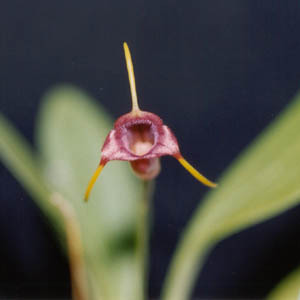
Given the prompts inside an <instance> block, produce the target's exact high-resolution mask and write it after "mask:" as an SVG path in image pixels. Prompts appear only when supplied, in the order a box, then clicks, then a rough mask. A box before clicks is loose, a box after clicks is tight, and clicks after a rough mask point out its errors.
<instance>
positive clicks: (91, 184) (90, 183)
mask: <svg viewBox="0 0 300 300" xmlns="http://www.w3.org/2000/svg"><path fill="white" fill-rule="evenodd" d="M103 167H104V165H101V164H100V165H99V166H98V168H97V169H96V171H95V173H94V174H93V176H92V178H91V180H90V182H89V185H88V187H87V189H86V191H85V194H84V201H86V202H87V201H88V199H89V195H90V192H91V190H92V188H93V186H94V184H95V182H96V180H97V178H98V176H99V175H100V173H101V171H102V169H103Z"/></svg>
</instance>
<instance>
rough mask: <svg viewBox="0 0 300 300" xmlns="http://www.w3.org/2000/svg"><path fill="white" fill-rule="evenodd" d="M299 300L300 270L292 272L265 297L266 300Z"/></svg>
mask: <svg viewBox="0 0 300 300" xmlns="http://www.w3.org/2000/svg"><path fill="white" fill-rule="evenodd" d="M299 298H300V269H298V270H296V271H294V272H292V273H291V274H290V275H288V276H287V277H286V278H285V279H284V280H283V281H282V282H280V283H279V284H278V285H277V287H276V288H275V289H274V290H273V291H272V292H271V293H270V295H269V296H268V297H267V299H268V300H293V299H294V300H298V299H299Z"/></svg>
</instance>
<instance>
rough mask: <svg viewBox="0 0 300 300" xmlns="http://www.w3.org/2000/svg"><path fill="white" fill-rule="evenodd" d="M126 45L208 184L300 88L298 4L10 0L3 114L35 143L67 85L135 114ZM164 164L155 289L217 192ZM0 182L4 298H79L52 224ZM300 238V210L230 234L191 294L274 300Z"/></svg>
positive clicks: (4, 177)
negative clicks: (42, 114)
mask: <svg viewBox="0 0 300 300" xmlns="http://www.w3.org/2000/svg"><path fill="white" fill-rule="evenodd" d="M123 41H127V42H128V44H129V46H130V48H131V51H132V55H133V59H134V64H135V72H136V77H137V89H138V95H139V99H140V106H141V107H142V108H143V109H144V110H149V111H152V112H155V113H157V114H158V115H160V116H161V117H162V118H163V119H164V121H165V123H166V124H168V125H169V126H170V127H171V128H172V129H173V130H174V132H175V133H176V135H177V137H178V139H179V142H180V144H181V148H182V152H183V154H184V155H185V157H186V158H187V159H188V160H189V161H191V163H193V164H194V165H195V166H196V167H198V168H199V169H200V170H201V171H202V172H203V173H204V174H206V175H207V176H208V177H209V178H212V179H216V178H217V177H218V176H219V175H220V173H221V172H222V171H224V170H225V168H226V167H227V166H228V165H229V164H230V163H231V161H232V160H233V159H234V158H235V157H236V156H237V155H238V153H239V152H240V151H241V150H242V149H244V148H245V147H246V146H247V145H248V144H249V143H250V142H251V141H252V140H253V139H254V138H255V136H256V135H257V134H258V133H259V132H260V131H261V130H262V129H263V128H265V126H266V125H267V124H269V123H270V122H271V121H272V120H273V119H274V117H275V116H276V115H278V113H279V112H280V111H281V110H282V109H283V108H284V107H285V106H286V105H287V104H288V103H289V101H290V99H291V98H292V97H293V96H294V95H295V93H296V92H297V90H298V89H299V88H300V2H299V0H294V1H292V0H278V1H274V0H260V1H258V0H247V1H245V0H219V1H216V0H201V1H200V0H192V1H174V0H173V1H171V0H159V1H158V0H153V1H137V0H135V1H134V0H130V1H124V0H119V1H109V0H90V1H79V0H73V1H67V0H60V1H40V0H35V1H34V0H27V1H21V0H20V1H17V0H10V1H1V3H0V109H1V111H2V112H3V113H4V114H5V115H6V116H7V117H8V118H9V119H10V120H11V121H13V123H14V124H15V125H16V126H17V127H18V129H20V130H21V131H22V133H23V134H24V135H25V136H26V138H28V139H29V140H30V141H33V129H34V124H35V117H36V113H37V110H38V106H39V101H40V98H41V96H42V95H43V93H44V92H45V91H46V90H47V89H48V88H50V87H52V86H53V85H55V84H57V83H61V82H68V83H73V84H75V85H77V86H80V87H82V88H84V89H85V90H87V91H88V92H89V93H90V94H91V95H93V96H94V97H95V98H96V99H98V100H99V102H101V103H103V104H104V105H105V106H106V108H107V109H108V110H109V112H110V113H111V114H112V115H113V116H114V117H118V116H120V115H121V114H123V113H125V112H127V111H128V110H129V107H130V102H129V101H130V98H129V87H128V80H127V74H126V69H125V62H124V57H123V50H122V42H123ZM0 138H1V137H0ZM299 156H300V154H299ZM162 164H163V169H162V173H161V175H160V176H159V178H158V180H157V190H156V196H155V199H154V221H153V231H152V239H151V274H150V295H151V296H152V297H157V296H158V294H159V290H160V287H161V284H162V279H163V277H164V274H165V271H166V268H167V265H168V263H169V259H170V256H171V254H172V252H173V249H174V247H175V244H176V242H177V239H178V237H179V234H180V233H181V231H182V229H183V227H184V225H185V224H186V222H187V220H188V219H189V217H190V216H191V214H192V212H193V211H194V209H195V207H196V206H197V204H198V203H199V201H200V199H201V198H202V196H203V194H204V193H205V192H206V190H207V189H205V188H203V187H202V186H201V185H199V184H197V183H196V181H195V180H194V179H193V178H192V177H191V176H188V175H187V173H186V171H184V170H183V169H182V168H181V167H180V166H179V164H178V163H177V162H176V161H175V160H172V159H169V158H164V159H163V162H162ZM0 178H1V181H0V197H1V209H0V241H1V246H0V257H1V263H0V297H1V296H2V297H16V298H25V297H28V298H33V297H38V298H41V297H44V298H51V297H53V298H54V297H67V296H69V295H70V291H69V279H68V278H69V277H68V276H69V274H68V266H67V263H66V261H65V260H64V258H63V256H62V254H61V252H60V250H59V249H58V246H57V244H56V242H55V239H54V236H53V235H52V232H51V230H50V229H49V228H48V227H47V225H46V223H45V221H44V219H43V218H42V217H41V215H40V213H39V211H38V209H37V208H36V207H35V205H34V204H33V202H32V201H31V199H30V198H29V197H28V195H27V193H26V192H25V191H24V190H23V189H22V188H21V187H20V185H19V183H18V182H16V181H15V179H14V178H13V177H12V176H11V174H10V173H9V172H8V171H7V170H6V169H5V168H4V167H1V169H0ZM182 186H184V189H183V188H182ZM299 235H300V207H297V208H295V209H293V210H291V211H288V212H286V213H284V214H282V215H281V216H278V217H276V218H274V219H272V220H269V221H267V222H264V223H263V224H260V225H257V226H255V227H252V228H250V229H247V230H246V231H243V232H242V233H239V234H237V235H234V236H233V237H230V238H229V239H226V240H225V241H223V242H222V243H220V244H219V245H218V246H217V247H216V249H215V250H214V251H213V252H212V254H211V255H210V257H209V259H208V261H207V263H206V265H205V267H204V270H203V272H202V273H201V275H200V276H199V279H198V283H197V286H196V289H195V297H196V296H197V297H201V298H262V297H264V296H265V295H266V294H267V293H268V292H269V290H270V289H271V288H272V287H273V286H274V285H275V284H276V283H278V282H279V281H280V280H281V279H282V278H283V276H285V275H286V274H288V273H289V272H290V271H291V270H292V269H293V268H294V267H295V266H297V265H298V264H299V263H300V255H299V253H300V240H299Z"/></svg>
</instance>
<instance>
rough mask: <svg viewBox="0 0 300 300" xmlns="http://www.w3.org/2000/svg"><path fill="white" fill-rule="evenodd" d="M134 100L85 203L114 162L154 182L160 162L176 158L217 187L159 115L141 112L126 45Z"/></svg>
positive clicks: (105, 147)
mask: <svg viewBox="0 0 300 300" xmlns="http://www.w3.org/2000/svg"><path fill="white" fill-rule="evenodd" d="M123 46H124V52H125V59H126V65H127V71H128V76H129V84H130V91H131V98H132V110H131V112H129V113H127V114H125V115H123V116H121V117H120V118H119V119H117V121H116V122H115V124H114V128H113V129H112V130H111V131H110V132H109V134H108V136H107V137H106V140H105V142H104V145H103V147H102V150H101V160H100V163H99V166H98V168H97V169H96V171H95V173H94V175H93V176H92V178H91V180H90V182H89V184H88V187H87V190H86V192H85V197H84V199H85V201H87V200H88V197H89V194H90V192H91V190H92V188H93V185H94V183H95V182H96V180H97V178H98V176H99V175H100V173H101V171H102V169H103V167H104V166H105V165H106V163H107V162H109V161H111V160H124V161H129V162H130V164H131V167H132V169H133V171H134V173H135V174H136V175H137V176H138V177H140V178H141V179H143V180H151V179H153V178H155V177H156V176H157V175H158V174H159V172H160V161H159V158H160V157H161V156H164V155H171V156H173V157H175V158H176V159H177V160H178V161H179V162H180V164H181V165H182V166H183V167H184V168H185V169H186V170H187V171H188V172H190V174H191V175H193V176H194V177H195V178H196V179H197V180H199V181H200V182H202V183H203V184H205V185H207V186H209V187H216V184H215V183H213V182H212V181H210V180H208V179H207V178H205V177H204V176H203V175H201V174H200V173H199V172H198V171H197V170H196V169H195V168H194V167H193V166H191V165H190V164H189V163H188V162H187V161H186V160H185V159H184V158H183V157H182V155H181V153H180V150H179V146H178V142H177V139H176V137H175V136H174V134H173V132H172V131H171V129H170V128H169V127H167V126H166V125H164V123H163V121H162V120H161V118H160V117H159V116H157V115H156V114H153V113H150V112H146V111H142V110H140V108H139V104H138V99H137V93H136V87H135V77H134V70H133V64H132V59H131V55H130V51H129V48H128V46H127V44H126V43H124V44H123Z"/></svg>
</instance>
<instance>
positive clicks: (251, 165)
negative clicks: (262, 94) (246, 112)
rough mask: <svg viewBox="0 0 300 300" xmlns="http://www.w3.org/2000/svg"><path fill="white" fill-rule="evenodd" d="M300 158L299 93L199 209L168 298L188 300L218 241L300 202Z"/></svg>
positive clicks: (176, 263) (168, 286)
mask: <svg viewBox="0 0 300 300" xmlns="http://www.w3.org/2000/svg"><path fill="white" fill-rule="evenodd" d="M241 130H242V129H241ZM299 156H300V95H298V96H297V97H296V99H295V101H294V102H293V103H292V105H290V106H289V107H288V109H286V111H285V112H284V113H282V114H281V115H280V116H279V118H277V119H276V121H275V122H274V123H273V124H272V125H271V126H270V127H269V128H268V129H266V130H265V131H264V132H263V134H261V135H260V137H258V138H257V139H256V141H255V142H254V143H253V144H252V145H251V146H250V147H248V148H247V149H246V151H244V153H242V155H240V157H239V158H238V159H237V160H236V161H235V162H234V163H233V164H232V165H231V166H230V168H229V169H228V170H227V171H226V172H225V174H224V176H222V178H221V179H220V180H219V186H218V188H216V189H215V190H213V191H211V192H210V193H209V194H208V195H207V197H206V198H205V199H204V202H203V203H202V204H201V205H200V206H199V208H198V209H197V211H196V213H195V214H194V216H193V218H192V220H191V222H190V223H189V224H188V226H187V228H186V230H185V233H184V235H183V236H182V240H181V242H180V243H179V246H178V248H177V250H176V253H175V256H174V258H173V261H172V264H171V267H170V271H169V274H168V277H167V280H166V283H165V286H164V287H165V289H164V291H163V296H164V297H163V299H164V300H183V299H187V298H188V296H189V294H190V292H191V289H192V286H193V284H194V281H195V279H196V276H197V274H198V271H199V269H200V268H201V266H202V264H203V262H204V259H205V257H206V255H207V254H208V253H209V251H210V249H211V248H212V247H213V246H214V245H215V244H216V243H217V242H218V241H220V240H222V239H224V238H225V237H227V236H229V235H231V234H233V233H235V232H238V231H240V230H242V229H244V228H246V227H247V226H251V225H253V224H256V223H258V222H261V221H263V220H265V219H267V218H270V217H273V216H275V215H277V214H279V213H281V212H283V211H284V210H286V209H288V208H291V207H292V206H295V205H296V204H298V203H299V202H300V159H299Z"/></svg>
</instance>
